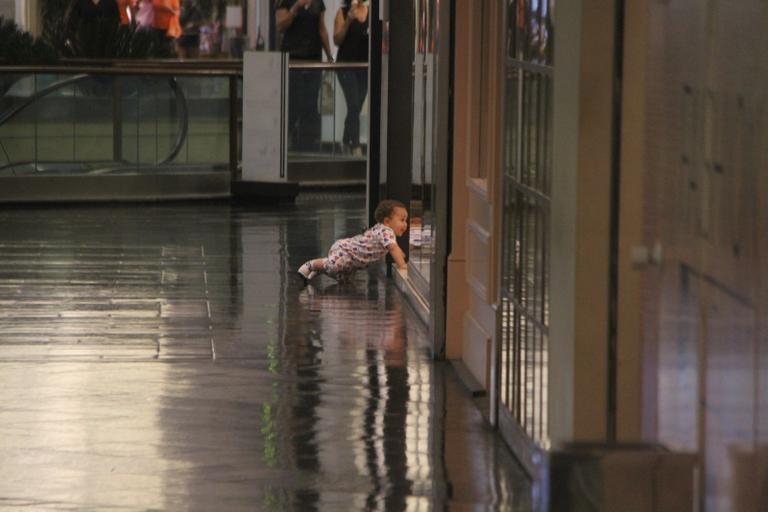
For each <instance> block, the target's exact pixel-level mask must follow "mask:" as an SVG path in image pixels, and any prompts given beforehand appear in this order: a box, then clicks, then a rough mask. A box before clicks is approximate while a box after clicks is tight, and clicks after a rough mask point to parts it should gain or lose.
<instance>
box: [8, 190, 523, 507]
mask: <svg viewBox="0 0 768 512" xmlns="http://www.w3.org/2000/svg"><path fill="white" fill-rule="evenodd" d="M363 224H364V215H363V199H362V197H360V196H356V195H350V194H337V195H329V194H325V195H324V194H314V195H302V196H300V197H299V199H298V200H297V202H296V204H295V205H284V206H274V207H253V206H237V205H231V204H228V203H179V204H149V205H146V204H145V205H90V206H62V207H50V206H49V207H4V208H2V209H0V258H1V259H2V263H3V264H2V266H1V267H0V389H2V394H0V508H4V509H9V510H78V511H80V510H99V511H101V510H202V511H220V510H296V511H312V510H323V511H326V510H327V511H344V510H387V511H389V510H414V511H416V510H418V511H421V510H513V511H516V510H529V509H530V502H531V488H530V485H529V483H528V481H527V480H526V479H525V477H524V476H523V475H522V473H521V472H520V470H519V469H518V467H517V466H516V464H515V462H514V460H513V458H512V457H511V455H510V453H509V451H508V450H507V449H506V448H505V447H504V446H503V445H502V443H501V442H500V441H499V439H498V437H496V436H495V435H494V434H493V432H492V431H491V430H490V429H489V428H488V427H487V426H486V423H485V422H484V420H483V419H482V417H481V416H480V414H479V413H478V412H477V409H476V408H475V407H474V406H473V404H472V403H471V401H470V399H469V398H468V396H467V395H466V394H465V392H464V391H463V389H462V388H461V387H460V385H459V384H458V383H457V380H456V378H455V376H454V374H453V372H452V370H450V367H449V366H447V365H446V364H443V363H437V364H435V363H433V362H432V361H431V360H430V357H429V351H428V348H427V343H426V333H425V329H424V327H423V326H422V325H421V324H420V323H419V321H418V320H417V319H416V317H415V316H414V314H412V312H411V310H410V309H409V307H408V306H407V304H406V303H405V302H404V300H403V298H402V297H401V296H400V295H399V294H398V292H397V291H396V290H395V289H394V287H393V285H392V283H391V282H390V281H389V280H387V279H386V278H383V277H378V273H377V272H375V271H372V272H369V273H365V272H363V273H360V274H359V275H358V276H357V279H356V280H355V282H354V283H353V284H352V285H351V286H348V287H345V288H339V287H338V286H336V285H334V284H333V283H332V282H331V281H330V280H328V279H327V278H325V277H322V278H321V279H320V280H319V281H318V282H317V285H316V286H314V287H312V288H304V287H303V285H302V283H301V282H300V280H299V279H298V278H297V276H295V273H294V269H296V268H297V267H298V266H299V265H300V264H301V263H302V262H303V261H304V260H306V259H308V258H310V257H314V256H318V255H320V254H322V253H323V252H324V251H325V250H327V247H328V246H329V245H330V243H331V242H332V241H333V240H334V238H336V237H338V236H342V235H348V234H352V233H355V232H358V231H359V230H360V228H362V227H363Z"/></svg>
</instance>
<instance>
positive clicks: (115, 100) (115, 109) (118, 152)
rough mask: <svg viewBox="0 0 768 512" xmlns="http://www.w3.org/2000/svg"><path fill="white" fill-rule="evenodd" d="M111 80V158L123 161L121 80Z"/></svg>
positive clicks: (119, 78)
mask: <svg viewBox="0 0 768 512" xmlns="http://www.w3.org/2000/svg"><path fill="white" fill-rule="evenodd" d="M114 78H115V79H114V81H113V82H112V160H114V161H115V162H122V161H123V81H122V80H121V77H119V76H116V77H114Z"/></svg>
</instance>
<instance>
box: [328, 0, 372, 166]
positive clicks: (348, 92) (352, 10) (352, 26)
mask: <svg viewBox="0 0 768 512" xmlns="http://www.w3.org/2000/svg"><path fill="white" fill-rule="evenodd" d="M368 27H369V24H368V4H367V2H364V1H360V0H351V1H345V2H344V3H342V5H341V7H339V10H338V11H337V12H336V19H335V20H334V23H333V42H334V43H336V46H338V47H339V51H338V53H337V54H336V60H337V61H338V62H368V33H369V30H368ZM338 77H339V82H340V83H341V88H342V90H343V91H344V98H345V99H346V100H347V117H346V118H345V119H344V136H343V138H342V142H343V143H344V146H345V147H346V148H347V149H348V150H349V152H350V153H352V155H354V156H362V155H363V150H362V147H361V146H360V111H361V110H362V108H363V103H364V102H365V96H366V95H367V94H368V70H367V69H344V70H339V74H338Z"/></svg>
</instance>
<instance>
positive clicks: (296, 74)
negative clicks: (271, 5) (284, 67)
mask: <svg viewBox="0 0 768 512" xmlns="http://www.w3.org/2000/svg"><path fill="white" fill-rule="evenodd" d="M275 21H276V24H277V30H278V32H280V33H282V35H283V41H282V45H281V47H280V49H281V50H282V51H284V52H287V53H288V54H289V55H290V57H291V60H313V61H321V60H322V57H323V50H324V51H325V55H326V57H327V58H328V61H329V62H333V57H332V55H331V45H330V43H329V41H328V30H327V29H326V28H325V2H323V0H278V2H277V9H276V10H275ZM321 79H322V72H321V71H320V70H316V69H301V70H293V71H291V72H290V76H289V79H288V83H289V85H288V131H289V136H290V138H291V143H292V144H291V145H292V147H293V148H295V149H298V150H303V151H306V150H310V149H317V148H318V146H319V142H320V112H319V110H318V108H317V97H318V94H319V93H320V82H321Z"/></svg>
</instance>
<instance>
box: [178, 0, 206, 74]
mask: <svg viewBox="0 0 768 512" xmlns="http://www.w3.org/2000/svg"><path fill="white" fill-rule="evenodd" d="M179 21H180V22H181V37H179V38H178V39H177V40H176V53H178V54H179V57H181V58H182V59H196V58H197V57H198V56H199V55H200V25H202V24H203V22H204V21H205V17H204V16H203V13H202V12H201V11H200V9H198V7H197V5H196V4H195V1H194V0H183V2H182V4H181V17H180V18H179Z"/></svg>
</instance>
